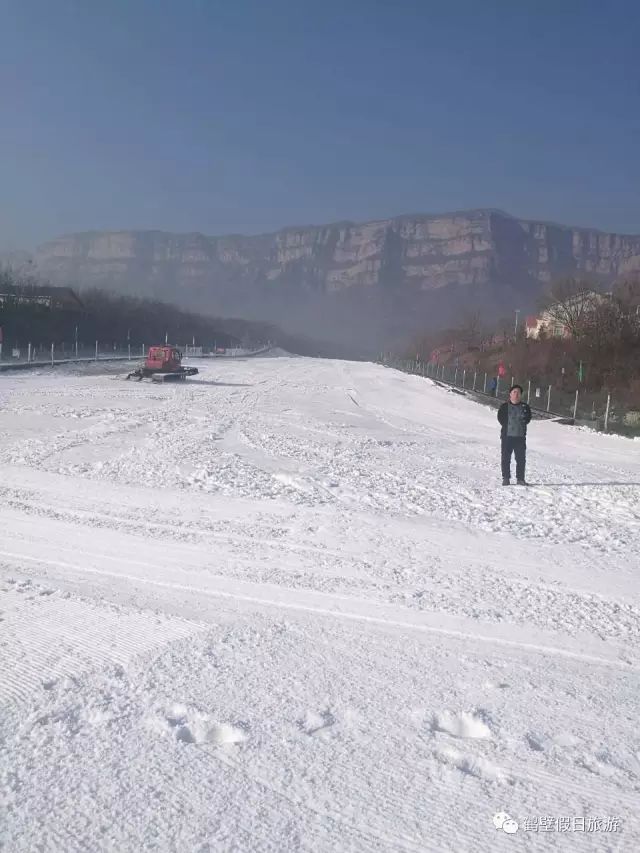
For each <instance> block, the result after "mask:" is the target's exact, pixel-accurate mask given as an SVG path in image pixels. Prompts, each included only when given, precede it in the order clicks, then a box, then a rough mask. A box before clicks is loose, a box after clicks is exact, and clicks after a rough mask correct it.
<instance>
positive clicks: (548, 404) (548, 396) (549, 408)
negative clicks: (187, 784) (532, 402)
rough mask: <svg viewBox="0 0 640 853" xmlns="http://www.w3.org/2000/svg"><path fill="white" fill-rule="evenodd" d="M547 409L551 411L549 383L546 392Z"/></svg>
mask: <svg viewBox="0 0 640 853" xmlns="http://www.w3.org/2000/svg"><path fill="white" fill-rule="evenodd" d="M547 411H548V412H550V411H551V385H549V392H548V393H547Z"/></svg>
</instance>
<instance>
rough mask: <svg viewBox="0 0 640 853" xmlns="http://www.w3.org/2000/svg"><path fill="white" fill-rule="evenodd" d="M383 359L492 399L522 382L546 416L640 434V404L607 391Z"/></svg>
mask: <svg viewBox="0 0 640 853" xmlns="http://www.w3.org/2000/svg"><path fill="white" fill-rule="evenodd" d="M381 363H382V364H385V365H387V366H389V367H394V368H396V369H397V370H402V371H404V372H405V373H411V374H416V375H418V376H425V377H429V378H431V379H433V380H434V381H435V382H441V383H442V384H443V385H447V386H449V387H452V388H458V389H460V391H462V392H464V393H467V394H469V395H471V396H475V397H477V398H479V399H484V400H485V401H486V402H490V403H491V402H495V403H497V401H500V400H507V399H508V397H509V388H510V387H511V386H512V385H513V384H514V383H518V384H519V385H521V386H522V388H523V389H524V394H523V399H524V400H525V401H526V402H528V403H529V405H530V406H531V408H532V409H533V410H534V412H537V413H538V414H539V415H541V416H543V417H553V418H560V419H562V420H564V421H567V422H569V423H574V424H576V425H578V426H589V427H591V428H592V429H596V430H602V431H605V432H615V433H619V434H621V435H628V436H640V407H639V408H633V407H630V406H625V405H624V404H623V403H622V402H621V401H619V400H616V399H615V396H614V395H613V394H610V393H607V392H606V391H603V392H599V393H589V392H586V391H584V390H582V389H580V388H578V389H575V390H574V389H571V390H565V389H563V388H561V387H558V386H553V385H548V384H542V383H540V382H535V381H532V380H530V379H520V378H518V377H517V376H514V377H508V378H507V377H493V376H491V375H490V374H487V373H485V372H480V371H479V370H475V369H473V368H471V369H470V368H467V367H456V366H455V365H450V364H439V363H436V362H421V361H410V360H406V359H405V360H403V359H393V358H389V357H384V358H383V359H381Z"/></svg>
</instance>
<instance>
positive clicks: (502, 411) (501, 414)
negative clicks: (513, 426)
mask: <svg viewBox="0 0 640 853" xmlns="http://www.w3.org/2000/svg"><path fill="white" fill-rule="evenodd" d="M520 405H521V406H522V408H523V410H524V435H525V438H526V436H527V424H528V423H529V421H530V420H531V407H530V406H529V404H528V403H520ZM498 420H499V421H500V425H501V426H502V429H501V430H500V438H506V437H507V425H508V423H509V402H508V401H507V402H506V403H503V404H502V405H501V406H500V408H499V409H498Z"/></svg>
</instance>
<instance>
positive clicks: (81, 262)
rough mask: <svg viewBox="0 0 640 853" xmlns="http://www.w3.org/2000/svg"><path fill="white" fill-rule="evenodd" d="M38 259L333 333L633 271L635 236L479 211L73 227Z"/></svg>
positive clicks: (58, 274) (431, 316)
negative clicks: (352, 219) (199, 229)
mask: <svg viewBox="0 0 640 853" xmlns="http://www.w3.org/2000/svg"><path fill="white" fill-rule="evenodd" d="M35 266H36V268H37V269H38V271H39V272H40V274H41V275H43V276H46V277H47V278H49V279H50V280H51V281H52V282H53V283H55V284H65V285H67V284H70V285H72V286H77V287H90V286H99V287H106V288H109V289H111V290H113V291H116V292H126V293H135V294H139V295H145V296H156V297H158V298H161V299H165V300H168V301H173V302H180V303H181V304H183V305H186V306H188V307H192V308H193V307H195V308H200V309H202V310H206V311H215V312H216V313H219V314H227V315H229V314H237V315H241V316H245V317H248V318H251V319H254V318H260V319H270V320H275V321H277V322H281V323H282V324H283V325H284V326H288V327H290V328H292V329H294V328H295V331H309V328H308V327H309V324H311V326H313V325H317V323H325V324H330V325H331V326H332V327H336V328H338V327H341V326H343V327H344V328H342V329H341V330H340V332H339V336H342V335H343V334H349V330H350V329H351V330H353V323H354V322H355V320H356V318H357V319H358V322H360V323H361V324H364V325H365V326H367V327H368V332H367V334H372V333H374V332H375V333H376V334H383V335H384V334H385V333H386V331H389V330H391V329H393V333H394V334H396V333H400V332H401V331H402V330H403V329H405V328H406V330H407V331H409V330H410V329H409V327H410V326H412V325H413V326H416V325H419V324H424V323H425V322H428V321H432V322H442V321H444V320H445V319H450V315H451V314H452V313H455V311H456V309H459V308H461V307H463V306H466V305H468V304H469V302H470V301H471V302H472V303H473V302H478V303H480V304H484V305H485V306H487V307H490V309H491V310H492V311H494V310H501V309H502V311H503V313H507V312H510V311H511V310H512V309H513V308H514V307H518V308H520V309H523V310H526V309H527V308H528V307H530V306H532V305H533V304H534V302H535V299H536V298H537V296H538V294H539V291H540V289H541V287H542V286H543V285H544V283H546V282H548V281H551V280H553V279H554V278H557V277H559V276H562V275H567V274H579V273H585V274H590V275H596V276H599V277H602V278H603V279H609V280H610V279H614V278H618V277H621V276H624V275H625V274H628V273H631V272H634V271H640V236H622V235H616V234H605V233H602V232H598V231H595V230H588V229H576V228H568V227H563V226H559V225H550V224H545V223H540V222H529V221H525V220H519V219H515V218H513V217H511V216H508V215H507V214H504V213H501V212H499V211H492V210H478V211H468V212H461V213H455V214H448V215H442V216H421V215H420V216H402V217H398V218H396V219H388V220H381V221H377V222H367V223H363V224H352V223H338V224H334V225H327V226H321V227H304V228H287V229H284V230H283V231H280V232H278V233H276V234H269V235H259V236H253V237H244V236H228V237H206V236H204V235H202V234H185V235H176V234H168V233H163V232H159V231H147V232H114V233H84V234H72V235H69V236H66V237H61V238H60V239H58V240H54V241H53V242H50V243H47V244H45V245H44V246H42V247H41V248H40V249H38V251H37V252H36V255H35ZM445 315H446V316H445ZM303 326H304V327H307V328H302V327H303Z"/></svg>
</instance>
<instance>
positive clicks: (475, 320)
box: [458, 308, 482, 349]
mask: <svg viewBox="0 0 640 853" xmlns="http://www.w3.org/2000/svg"><path fill="white" fill-rule="evenodd" d="M458 338H459V340H460V343H462V344H463V345H464V346H465V347H466V348H467V349H470V348H471V347H478V346H480V341H481V339H482V319H481V313H480V309H478V308H476V309H471V308H469V309H466V310H465V311H463V312H462V315H461V322H460V326H459V327H458Z"/></svg>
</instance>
